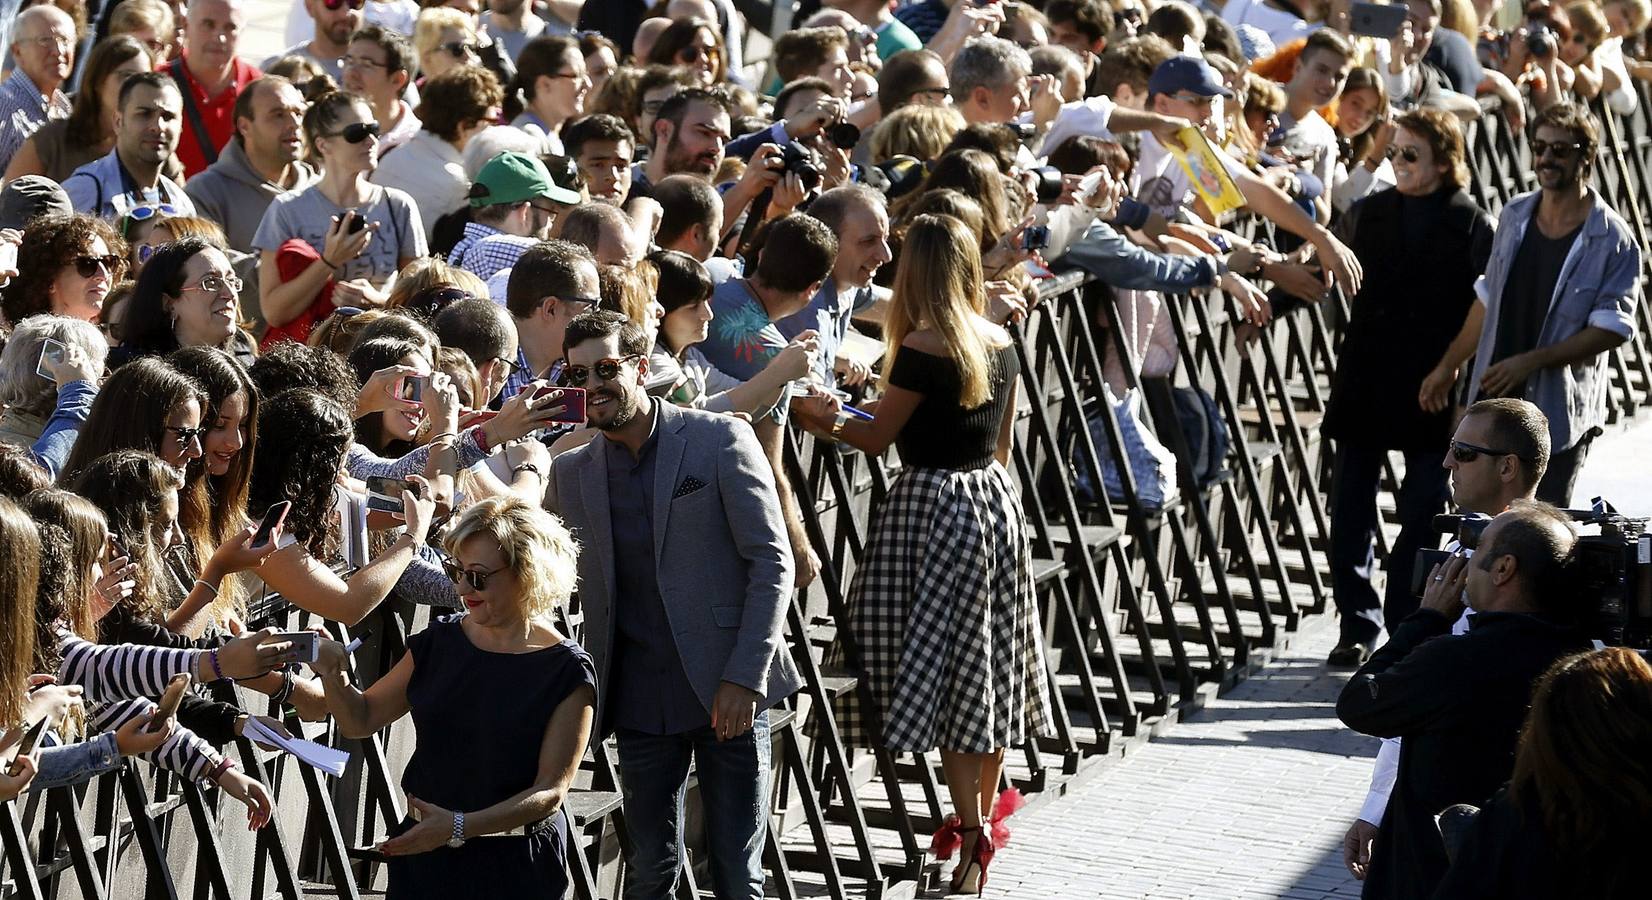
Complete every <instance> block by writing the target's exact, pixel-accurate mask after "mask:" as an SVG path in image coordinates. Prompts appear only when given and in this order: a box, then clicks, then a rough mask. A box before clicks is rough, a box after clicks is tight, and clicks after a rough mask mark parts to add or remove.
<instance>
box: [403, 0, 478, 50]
mask: <svg viewBox="0 0 1652 900" xmlns="http://www.w3.org/2000/svg"><path fill="white" fill-rule="evenodd" d="M449 28H457V29H459V30H460V31H463V32H464V33H465V34H468V35H470V36H471V37H473V38H474V37H475V36H476V28H475V26H473V25H472V24H471V20H470V16H467V15H465V14H464V13H462V12H460V11H459V10H456V9H454V8H453V7H451V6H427V7H425V8H424V9H421V10H419V20H418V22H417V23H416V24H414V26H413V50H414V51H415V53H416V54H417V55H418V56H419V57H420V58H423V57H424V55H425V54H426V53H429V52H430V51H432V50H435V49H436V45H437V44H440V43H441V42H442V32H443V31H446V30H447V29H449Z"/></svg>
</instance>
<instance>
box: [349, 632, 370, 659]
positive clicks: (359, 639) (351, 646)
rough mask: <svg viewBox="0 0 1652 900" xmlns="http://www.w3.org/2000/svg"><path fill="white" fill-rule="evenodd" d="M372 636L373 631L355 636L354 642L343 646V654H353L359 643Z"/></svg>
mask: <svg viewBox="0 0 1652 900" xmlns="http://www.w3.org/2000/svg"><path fill="white" fill-rule="evenodd" d="M372 634H373V630H372V629H368V630H366V631H363V632H362V633H361V634H358V635H356V637H355V640H352V641H351V642H350V643H348V644H345V645H344V652H345V653H354V652H356V648H358V647H360V646H361V642H362V641H364V640H366V639H367V638H369V637H371V636H372Z"/></svg>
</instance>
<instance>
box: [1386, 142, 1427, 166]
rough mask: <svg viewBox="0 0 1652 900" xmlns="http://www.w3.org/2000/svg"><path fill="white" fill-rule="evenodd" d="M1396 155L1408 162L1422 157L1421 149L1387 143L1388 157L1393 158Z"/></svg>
mask: <svg viewBox="0 0 1652 900" xmlns="http://www.w3.org/2000/svg"><path fill="white" fill-rule="evenodd" d="M1396 156H1397V157H1399V158H1400V159H1403V160H1405V161H1406V162H1408V163H1414V162H1416V161H1417V160H1419V159H1422V156H1423V154H1422V151H1421V150H1418V149H1417V148H1416V147H1397V146H1394V145H1389V147H1388V158H1389V159H1393V158H1394V157H1396Z"/></svg>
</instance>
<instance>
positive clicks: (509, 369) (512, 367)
mask: <svg viewBox="0 0 1652 900" xmlns="http://www.w3.org/2000/svg"><path fill="white" fill-rule="evenodd" d="M494 360H496V361H498V362H502V363H504V364H505V377H506V378H511V377H513V376H515V375H516V373H517V372H520V371H522V366H521V364H519V363H518V362H517V361H516V360H514V359H506V358H504V357H503V356H495V357H494Z"/></svg>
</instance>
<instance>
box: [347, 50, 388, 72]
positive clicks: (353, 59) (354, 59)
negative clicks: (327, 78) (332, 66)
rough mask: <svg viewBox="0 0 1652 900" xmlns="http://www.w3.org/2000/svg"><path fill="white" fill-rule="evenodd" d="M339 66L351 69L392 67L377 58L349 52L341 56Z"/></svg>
mask: <svg viewBox="0 0 1652 900" xmlns="http://www.w3.org/2000/svg"><path fill="white" fill-rule="evenodd" d="M339 67H340V68H344V69H350V68H356V69H388V68H390V67H389V66H388V65H386V64H384V63H381V62H379V61H378V60H376V59H368V58H367V57H365V56H351V55H350V54H348V53H346V54H344V56H342V57H340V58H339Z"/></svg>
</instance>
